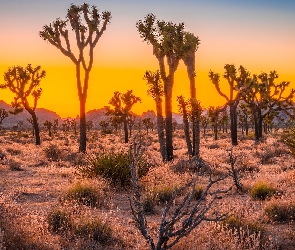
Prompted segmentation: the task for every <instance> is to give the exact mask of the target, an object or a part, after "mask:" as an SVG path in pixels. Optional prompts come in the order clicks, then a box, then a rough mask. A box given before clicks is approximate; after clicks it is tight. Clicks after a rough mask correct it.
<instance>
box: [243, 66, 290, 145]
mask: <svg viewBox="0 0 295 250" xmlns="http://www.w3.org/2000/svg"><path fill="white" fill-rule="evenodd" d="M240 71H241V72H242V73H241V74H243V75H245V76H246V77H245V80H244V82H243V92H242V98H243V100H244V101H245V102H246V103H247V104H248V105H249V107H250V109H251V112H252V115H253V119H254V128H255V140H256V141H259V139H260V138H261V137H262V129H263V120H264V119H266V118H270V117H271V116H273V115H276V114H278V112H284V113H285V114H286V115H287V116H289V117H293V116H294V104H293V97H294V94H295V90H294V89H291V90H290V92H289V93H285V91H286V90H287V88H288V87H289V85H290V82H286V81H283V82H280V83H276V82H275V80H276V79H277V78H278V77H279V76H278V74H277V72H276V71H271V72H270V73H269V74H267V73H264V72H262V73H261V74H259V75H255V74H254V75H253V76H252V77H251V75H250V72H248V71H247V70H246V69H245V68H244V67H242V66H241V67H240Z"/></svg>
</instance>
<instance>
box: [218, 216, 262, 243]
mask: <svg viewBox="0 0 295 250" xmlns="http://www.w3.org/2000/svg"><path fill="white" fill-rule="evenodd" d="M222 224H223V226H225V227H226V228H228V229H230V230H232V231H233V232H237V235H238V238H239V240H240V241H243V240H245V239H244V236H250V235H258V234H260V233H264V232H265V229H264V227H263V226H262V225H261V224H259V223H257V222H247V221H244V220H242V219H240V218H239V217H237V216H235V215H231V216H230V217H229V218H227V219H226V220H225V221H223V222H222ZM243 232H247V234H246V235H245V234H244V233H243Z"/></svg>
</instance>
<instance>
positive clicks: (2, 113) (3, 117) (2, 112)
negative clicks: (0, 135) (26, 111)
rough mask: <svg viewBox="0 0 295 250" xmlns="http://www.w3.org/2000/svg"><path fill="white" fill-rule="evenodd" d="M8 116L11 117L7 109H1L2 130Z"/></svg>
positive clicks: (0, 123)
mask: <svg viewBox="0 0 295 250" xmlns="http://www.w3.org/2000/svg"><path fill="white" fill-rule="evenodd" d="M8 116H9V114H8V112H7V111H6V110H5V109H3V108H0V129H1V126H2V122H3V120H4V119H5V118H7V117H8Z"/></svg>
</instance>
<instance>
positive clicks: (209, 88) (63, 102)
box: [0, 63, 295, 118]
mask: <svg viewBox="0 0 295 250" xmlns="http://www.w3.org/2000/svg"><path fill="white" fill-rule="evenodd" d="M7 68H8V67H6V68H5V66H0V70H2V71H3V72H4V71H5V70H6V69H7ZM42 68H43V69H44V70H46V73H47V75H46V77H45V79H43V80H42V82H41V87H42V88H43V93H42V95H41V98H40V100H39V101H38V107H39V108H46V109H49V110H52V111H54V112H56V113H57V114H58V115H60V116H61V117H63V118H65V117H76V116H77V115H79V99H78V94H77V88H76V79H75V70H74V66H67V67H61V66H60V67H57V66H56V67H53V66H47V67H42ZM155 69H156V68H155ZM222 70H223V68H222V67H221V68H219V69H217V70H215V72H218V73H220V75H222V73H223V71H222ZM144 72H145V70H144V69H130V68H125V69H122V68H96V67H95V68H93V70H92V73H91V76H90V82H89V89H88V98H87V104H86V110H87V111H89V110H93V109H100V108H103V107H104V106H107V105H108V102H109V100H110V99H111V97H112V96H113V93H114V92H115V91H119V92H122V93H125V92H126V91H127V90H130V89H132V90H133V92H134V94H135V95H136V96H139V97H141V98H142V103H138V104H136V105H134V107H133V109H132V111H133V112H134V113H136V114H140V115H141V114H142V113H143V112H145V111H147V110H155V103H154V101H153V99H152V98H151V97H150V96H148V95H147V86H146V82H145V81H144V80H143V75H144ZM208 72H209V69H208V70H207V71H206V70H203V71H197V77H196V86H197V98H198V99H199V100H200V102H201V105H202V106H203V107H205V108H207V107H209V106H221V105H223V104H224V103H225V100H224V98H222V97H221V96H219V95H218V93H217V91H216V89H215V87H214V85H213V84H212V83H211V82H210V81H209V79H208ZM260 72H261V71H259V72H257V71H256V72H255V73H260ZM278 73H279V79H278V81H284V80H286V81H291V83H292V87H294V88H295V77H294V75H292V74H289V75H288V74H280V72H278ZM221 88H222V90H224V92H225V93H226V94H227V92H226V90H227V83H226V82H225V81H224V80H222V79H221ZM189 92H190V89H189V80H188V77H187V72H186V69H185V66H184V65H183V64H182V63H181V64H180V66H179V69H178V71H177V72H176V75H175V83H174V91H173V111H174V112H176V113H177V112H178V108H177V101H176V97H177V96H178V95H183V96H185V98H189ZM0 93H1V98H0V99H3V100H4V101H5V102H7V103H11V101H12V100H13V94H12V93H10V92H9V91H8V90H1V92H0Z"/></svg>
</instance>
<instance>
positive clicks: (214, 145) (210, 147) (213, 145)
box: [208, 143, 220, 149]
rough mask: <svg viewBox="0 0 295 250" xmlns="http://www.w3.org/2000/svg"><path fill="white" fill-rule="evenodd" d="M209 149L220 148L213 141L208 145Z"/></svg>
mask: <svg viewBox="0 0 295 250" xmlns="http://www.w3.org/2000/svg"><path fill="white" fill-rule="evenodd" d="M208 148H209V149H217V148H220V146H219V145H218V144H217V143H213V144H210V145H209V146H208Z"/></svg>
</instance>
